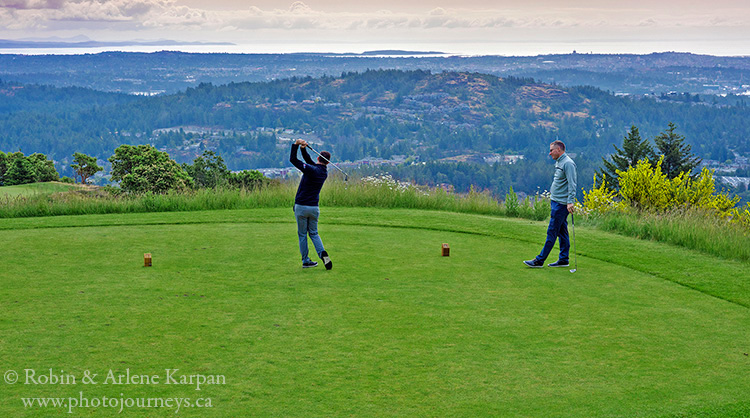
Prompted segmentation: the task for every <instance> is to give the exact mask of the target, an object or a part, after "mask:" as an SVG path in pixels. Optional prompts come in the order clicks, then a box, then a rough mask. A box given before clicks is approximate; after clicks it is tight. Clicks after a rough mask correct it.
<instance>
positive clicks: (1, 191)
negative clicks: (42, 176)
mask: <svg viewBox="0 0 750 418" xmlns="http://www.w3.org/2000/svg"><path fill="white" fill-rule="evenodd" d="M80 187H81V186H80V185H75V184H67V183H60V182H56V181H50V182H46V183H30V184H19V185H17V186H3V187H0V198H2V197H6V196H7V197H16V196H30V195H35V194H48V193H57V192H67V191H70V190H73V189H78V188H80Z"/></svg>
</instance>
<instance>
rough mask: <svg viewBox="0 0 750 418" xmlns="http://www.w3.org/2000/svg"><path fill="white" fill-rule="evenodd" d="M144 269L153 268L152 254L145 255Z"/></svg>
mask: <svg viewBox="0 0 750 418" xmlns="http://www.w3.org/2000/svg"><path fill="white" fill-rule="evenodd" d="M143 267H151V253H146V254H143Z"/></svg>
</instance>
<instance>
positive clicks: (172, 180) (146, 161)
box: [109, 145, 193, 193]
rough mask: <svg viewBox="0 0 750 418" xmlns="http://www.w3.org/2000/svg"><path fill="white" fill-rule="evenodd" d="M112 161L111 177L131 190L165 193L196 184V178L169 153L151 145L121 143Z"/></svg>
mask: <svg viewBox="0 0 750 418" xmlns="http://www.w3.org/2000/svg"><path fill="white" fill-rule="evenodd" d="M109 162H110V163H112V180H113V181H119V182H120V187H121V188H122V189H123V190H125V191H126V192H129V193H147V192H151V193H166V192H168V191H170V190H184V189H187V188H190V187H192V186H193V179H192V178H190V176H189V175H188V174H187V173H186V172H185V170H183V169H182V167H180V165H179V164H177V163H176V162H175V161H174V160H173V159H171V158H169V154H167V153H166V152H161V151H159V150H157V149H156V148H154V147H152V146H150V145H137V146H133V145H120V146H119V147H117V148H116V149H115V154H114V155H113V156H111V157H110V158H109Z"/></svg>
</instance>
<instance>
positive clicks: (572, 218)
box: [570, 213, 578, 271]
mask: <svg viewBox="0 0 750 418" xmlns="http://www.w3.org/2000/svg"><path fill="white" fill-rule="evenodd" d="M570 222H571V226H572V228H571V229H572V230H573V256H574V257H575V262H576V264H575V267H574V269H575V271H578V254H577V253H576V216H575V215H574V214H572V213H571V214H570Z"/></svg>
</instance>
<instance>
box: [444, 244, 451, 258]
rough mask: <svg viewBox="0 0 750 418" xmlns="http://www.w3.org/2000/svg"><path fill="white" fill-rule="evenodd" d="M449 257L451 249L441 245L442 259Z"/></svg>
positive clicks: (446, 245)
mask: <svg viewBox="0 0 750 418" xmlns="http://www.w3.org/2000/svg"><path fill="white" fill-rule="evenodd" d="M450 255H451V247H450V246H448V244H443V257H448V256H450Z"/></svg>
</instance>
